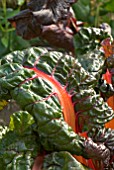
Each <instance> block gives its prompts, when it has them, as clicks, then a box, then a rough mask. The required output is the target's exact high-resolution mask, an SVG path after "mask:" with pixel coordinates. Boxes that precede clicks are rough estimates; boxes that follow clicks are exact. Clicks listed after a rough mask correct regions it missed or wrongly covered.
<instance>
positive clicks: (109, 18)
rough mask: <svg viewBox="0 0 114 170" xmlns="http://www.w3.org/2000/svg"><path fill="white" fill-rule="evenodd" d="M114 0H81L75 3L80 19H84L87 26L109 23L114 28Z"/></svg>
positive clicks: (74, 6)
mask: <svg viewBox="0 0 114 170" xmlns="http://www.w3.org/2000/svg"><path fill="white" fill-rule="evenodd" d="M113 6H114V1H112V0H106V1H103V0H87V1H84V0H79V1H78V2H77V3H76V4H74V5H73V9H74V12H75V15H76V18H77V19H78V20H81V21H83V22H84V23H85V24H86V25H87V26H88V25H89V26H94V27H99V25H100V24H101V23H105V22H106V23H108V24H110V26H111V27H112V31H113V30H114V26H113V24H111V23H112V22H113V21H114V8H113Z"/></svg>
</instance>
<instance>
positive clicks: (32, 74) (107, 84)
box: [0, 0, 114, 170]
mask: <svg viewBox="0 0 114 170" xmlns="http://www.w3.org/2000/svg"><path fill="white" fill-rule="evenodd" d="M75 2H76V1H75V0H61V1H59V0H45V1H42V0H31V1H30V2H29V3H28V9H25V10H23V11H21V12H20V13H19V14H17V15H16V16H14V17H12V18H9V21H10V23H11V24H12V25H13V26H14V27H15V28H16V31H17V34H18V35H20V36H21V37H22V38H24V39H27V40H29V39H32V38H35V37H40V38H43V39H44V40H45V41H48V42H49V43H50V44H51V47H43V48H42V47H31V48H27V49H25V50H23V51H14V52H12V53H10V54H8V55H6V56H5V57H3V58H2V59H1V61H0V65H1V66H0V100H1V103H2V101H3V103H5V101H6V102H8V101H10V100H12V99H13V100H15V102H16V103H17V104H18V105H19V106H20V111H17V112H15V113H13V114H12V116H11V117H10V123H9V126H8V127H4V126H1V127H0V169H6V170H70V169H75V170H90V169H93V170H101V169H102V170H111V169H114V130H113V127H112V128H110V124H111V123H110V121H113V118H114V111H113V107H114V104H113V102H114V99H113V97H114V55H113V51H114V45H113V42H112V37H111V35H109V33H108V32H107V30H105V29H104V28H92V27H89V28H88V27H82V23H80V22H78V21H76V19H75V18H73V16H72V13H71V12H70V7H71V5H72V4H73V3H75ZM106 79H107V80H108V79H110V81H106ZM108 99H111V102H112V105H111V106H112V107H110V106H109V105H110V102H108V103H109V104H108V103H107V100H108ZM3 105H5V104H3ZM112 124H113V123H112Z"/></svg>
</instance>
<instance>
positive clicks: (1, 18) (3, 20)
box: [0, 0, 30, 57]
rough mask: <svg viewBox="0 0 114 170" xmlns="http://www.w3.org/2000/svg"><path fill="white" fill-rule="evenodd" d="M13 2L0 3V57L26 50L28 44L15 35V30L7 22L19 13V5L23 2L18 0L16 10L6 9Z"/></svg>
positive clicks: (3, 0) (3, 1)
mask: <svg viewBox="0 0 114 170" xmlns="http://www.w3.org/2000/svg"><path fill="white" fill-rule="evenodd" d="M12 3H13V2H7V1H6V0H2V1H1V5H0V54H1V56H0V57H3V55H5V54H7V53H9V52H11V51H14V50H18V49H23V48H27V47H28V46H30V43H29V42H27V41H25V40H23V39H22V38H21V37H19V36H17V35H16V32H15V29H14V28H12V27H11V25H10V23H9V22H8V20H7V19H8V18H10V17H12V16H14V15H16V14H17V13H18V12H19V11H20V7H21V5H23V3H24V0H18V2H17V3H16V4H17V6H16V8H14V9H13V6H12V7H7V4H8V5H9V4H12Z"/></svg>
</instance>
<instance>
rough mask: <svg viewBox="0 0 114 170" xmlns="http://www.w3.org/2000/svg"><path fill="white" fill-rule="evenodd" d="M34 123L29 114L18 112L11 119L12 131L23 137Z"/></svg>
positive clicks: (10, 126)
mask: <svg viewBox="0 0 114 170" xmlns="http://www.w3.org/2000/svg"><path fill="white" fill-rule="evenodd" d="M33 123H34V119H33V117H32V116H31V115H30V114H29V113H28V112H26V111H25V112H23V111H20V112H17V113H14V114H13V115H12V116H11V117H10V125H9V128H10V130H15V131H16V132H18V133H19V134H20V135H22V134H23V133H24V132H25V131H26V130H27V128H28V127H29V126H30V125H32V124H33Z"/></svg>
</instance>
